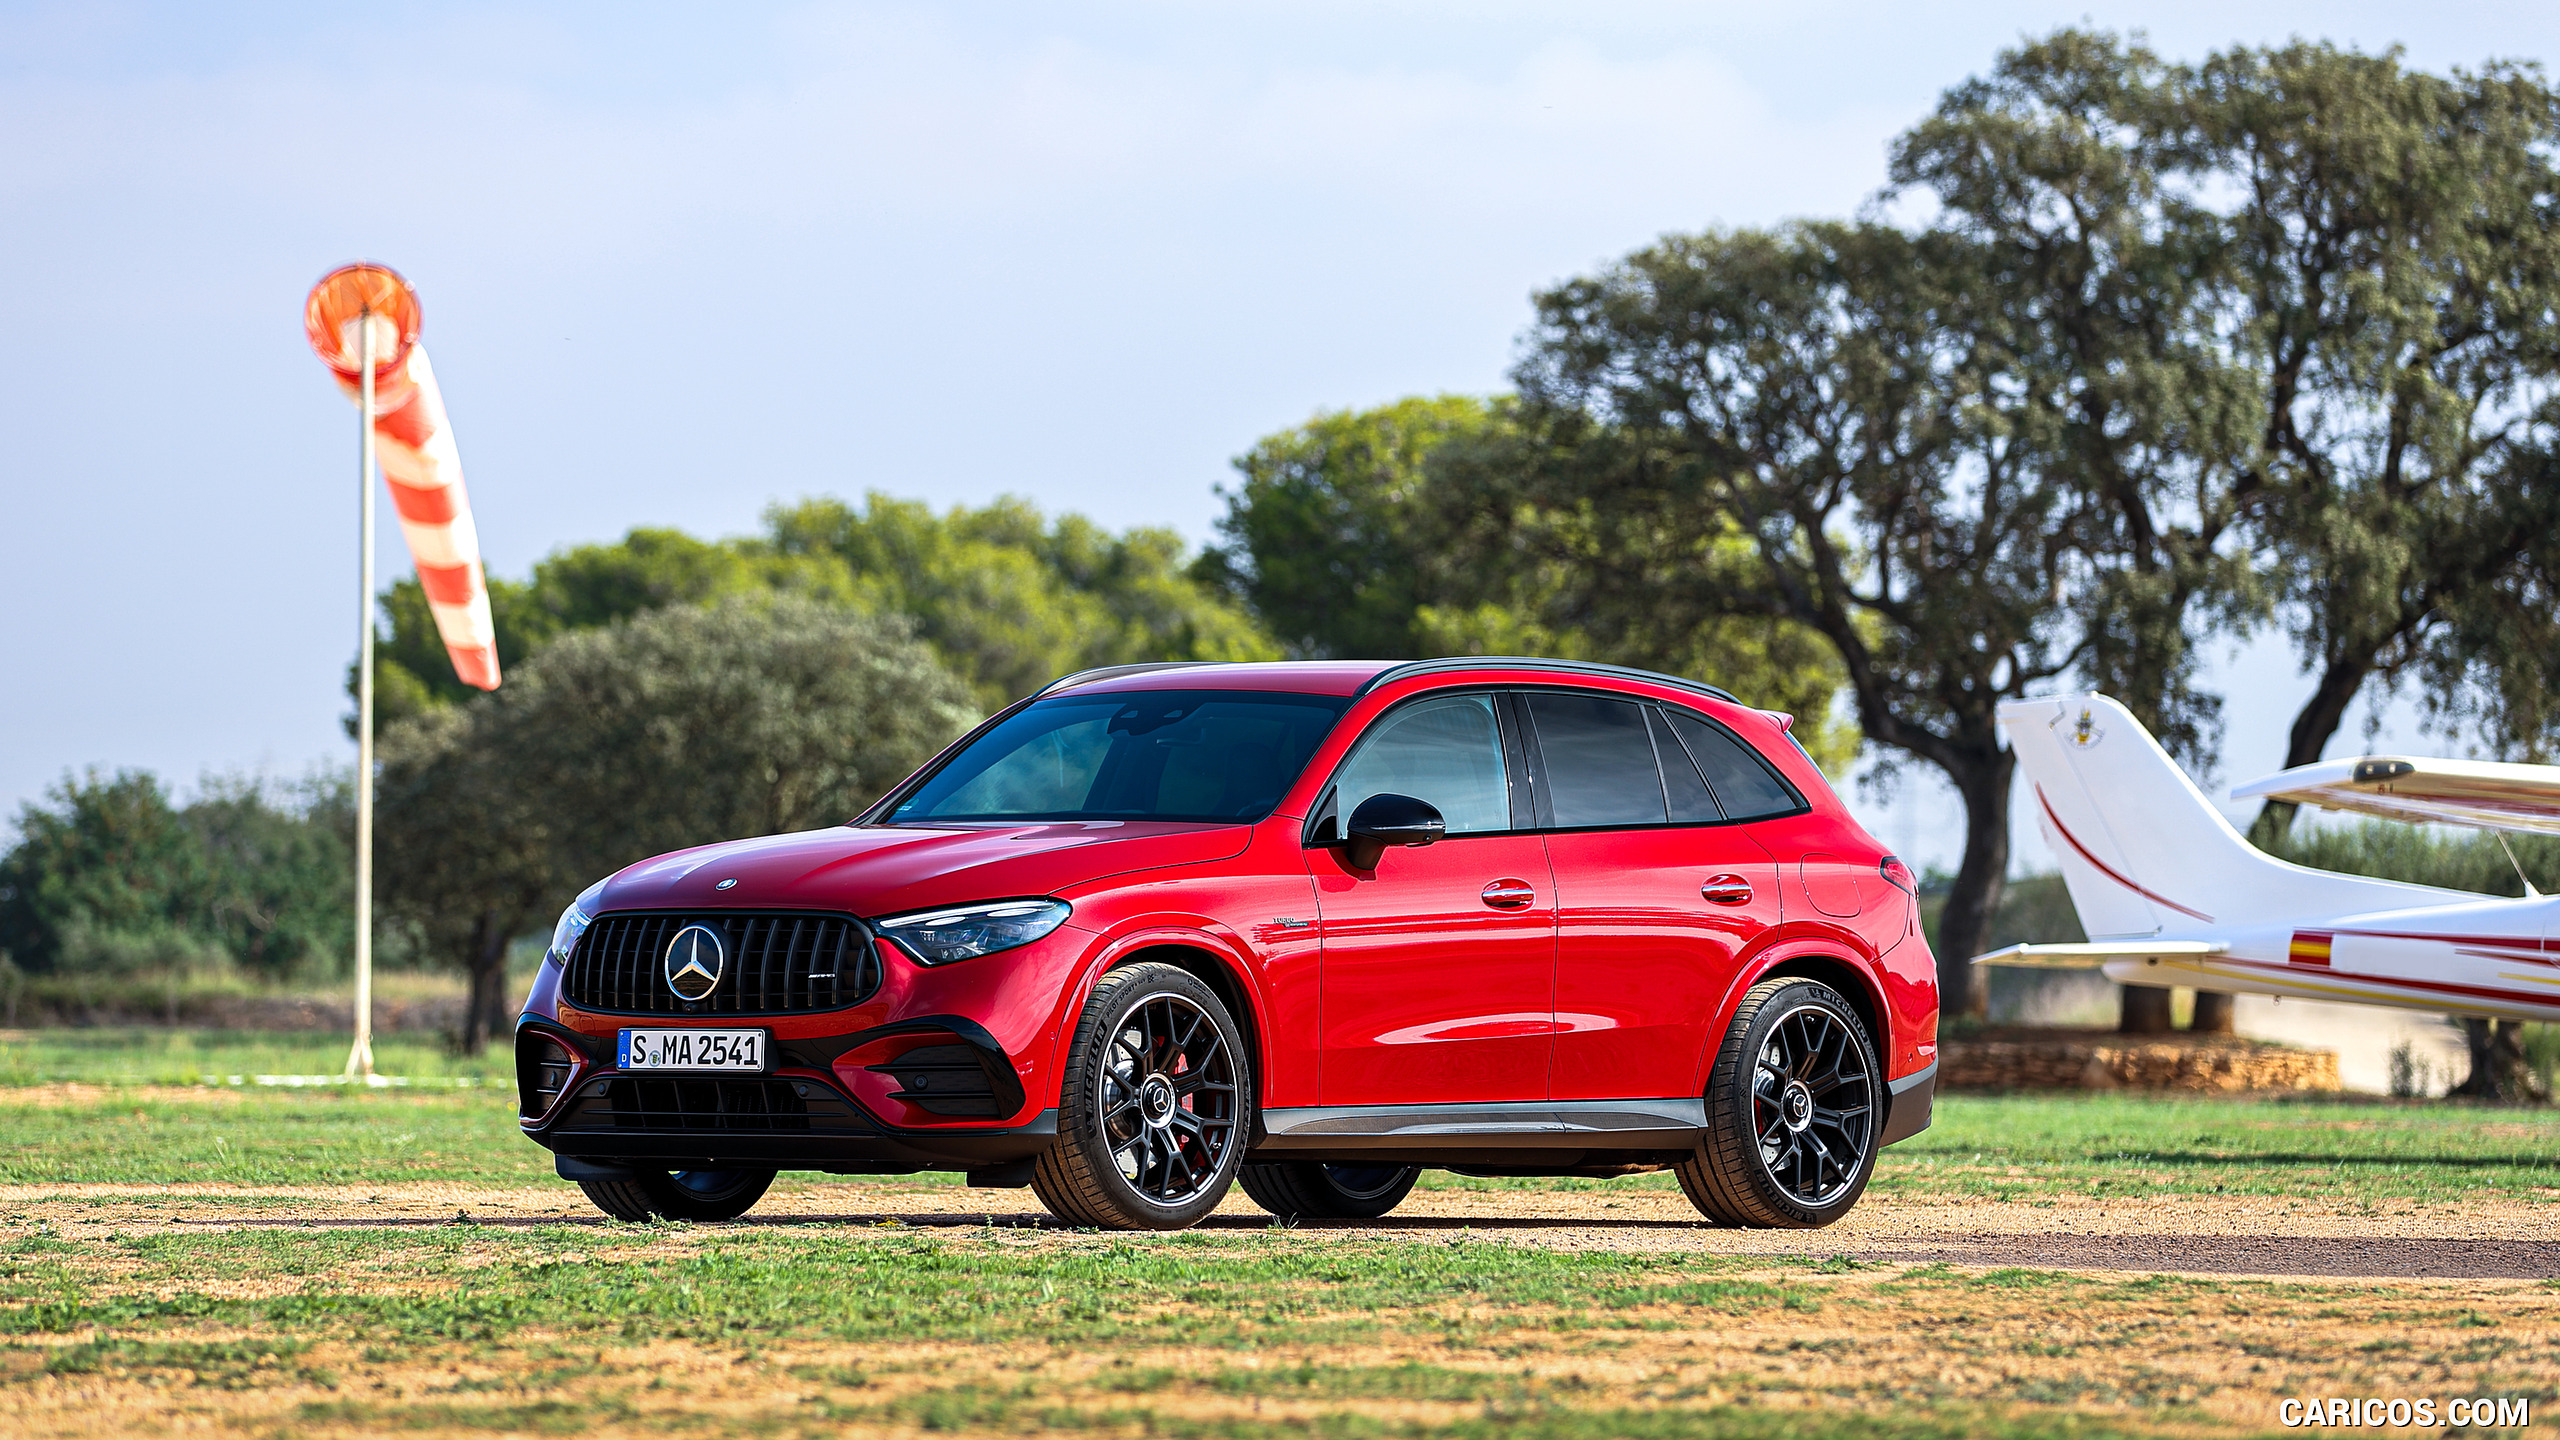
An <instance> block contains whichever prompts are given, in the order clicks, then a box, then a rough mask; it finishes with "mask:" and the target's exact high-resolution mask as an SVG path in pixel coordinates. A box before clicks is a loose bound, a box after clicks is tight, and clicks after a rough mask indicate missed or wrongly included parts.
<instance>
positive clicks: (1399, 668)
mask: <svg viewBox="0 0 2560 1440" xmlns="http://www.w3.org/2000/svg"><path fill="white" fill-rule="evenodd" d="M1488 667H1490V668H1498V669H1504V670H1555V671H1561V672H1563V673H1565V674H1568V675H1615V676H1618V677H1620V678H1622V679H1628V680H1650V681H1652V682H1653V683H1654V684H1656V685H1676V686H1678V687H1679V688H1681V689H1683V690H1695V691H1697V692H1698V693H1700V694H1702V695H1712V696H1714V697H1715V698H1717V699H1718V700H1722V701H1724V702H1726V703H1727V704H1730V705H1739V704H1741V703H1742V701H1741V700H1740V699H1738V698H1736V697H1735V695H1734V693H1733V692H1732V691H1730V690H1727V689H1724V688H1722V687H1721V686H1716V685H1710V684H1708V683H1706V682H1705V681H1703V680H1684V679H1682V678H1681V677H1679V676H1677V675H1665V674H1663V673H1661V672H1660V671H1658V670H1638V669H1636V668H1634V667H1633V666H1629V665H1603V664H1600V663H1599V662H1597V661H1593V660H1546V659H1541V658H1539V657H1537V656H1535V655H1444V656H1442V657H1441V658H1439V659H1437V660H1408V661H1406V662H1405V663H1403V664H1402V665H1390V666H1388V667H1387V668H1386V669H1384V670H1381V671H1379V672H1378V673H1377V674H1375V675H1372V676H1370V677H1369V680H1368V683H1367V684H1364V685H1362V686H1361V687H1360V688H1359V689H1358V690H1357V691H1354V692H1353V693H1354V694H1355V695H1366V694H1368V693H1369V692H1370V691H1372V690H1375V689H1377V688H1378V687H1379V686H1381V685H1384V684H1386V683H1387V682H1388V681H1390V680H1402V679H1405V678H1406V677H1408V676H1413V675H1432V674H1437V673H1439V672H1441V671H1444V670H1481V669H1486V668H1488Z"/></svg>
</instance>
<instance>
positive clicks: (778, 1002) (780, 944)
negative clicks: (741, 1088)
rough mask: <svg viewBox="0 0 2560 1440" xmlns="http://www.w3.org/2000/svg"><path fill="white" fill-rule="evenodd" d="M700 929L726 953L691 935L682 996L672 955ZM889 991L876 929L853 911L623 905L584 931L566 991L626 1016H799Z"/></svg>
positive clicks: (581, 1002) (573, 998) (583, 1003)
mask: <svg viewBox="0 0 2560 1440" xmlns="http://www.w3.org/2000/svg"><path fill="white" fill-rule="evenodd" d="M695 926H700V927H702V928H703V929H705V930H708V931H710V932H711V933H712V936H713V937H715V938H716V939H717V940H718V942H719V944H718V946H717V947H716V951H717V953H716V955H715V954H714V949H713V947H709V946H704V945H702V944H700V943H699V941H700V938H701V937H698V936H697V937H692V938H691V939H689V940H688V941H687V944H686V947H685V954H684V955H682V956H679V957H678V960H679V964H678V966H677V968H678V970H679V971H680V972H683V973H680V974H679V977H678V978H679V980H680V981H681V982H682V983H683V985H684V987H685V992H684V993H679V992H678V990H677V989H676V987H675V986H672V985H670V984H669V983H668V979H667V976H668V969H669V966H668V963H667V960H668V952H669V950H670V949H671V948H673V947H674V945H675V943H676V941H677V939H678V938H679V937H680V936H683V935H684V932H685V931H686V930H688V929H690V928H692V927H695ZM688 965H689V966H691V968H690V969H687V966H688ZM714 973H716V977H717V978H716V979H711V978H708V977H709V976H710V975H712V974H714ZM879 988H880V957H879V954H878V952H876V951H875V950H873V949H872V947H871V933H870V931H868V930H866V929H864V928H863V925H862V922H861V921H859V920H856V919H854V918H853V917H852V916H849V915H820V914H811V913H808V912H805V911H781V912H776V913H763V914H760V913H750V912H741V911H719V910H714V911H655V912H630V911H622V912H617V913H614V914H609V915H599V916H597V917H596V920H595V923H594V924H592V925H589V926H588V927H587V932H586V933H585V934H584V935H581V936H579V937H578V944H577V948H576V949H574V950H572V951H571V952H570V954H569V963H568V966H567V969H566V972H565V973H564V974H563V975H562V977H561V981H560V996H561V998H562V999H564V1000H566V1001H568V1002H569V1003H570V1004H572V1005H575V1006H577V1007H579V1008H580V1009H582V1010H597V1011H605V1012H609V1013H613V1014H621V1015H795V1014H805V1013H808V1012H810V1011H814V1010H835V1009H840V1008H842V1007H844V1006H847V1005H858V1004H860V1003H862V1002H863V1001H864V1000H867V999H869V998H871V994H872V992H873V991H875V990H877V989H879ZM688 995H690V996H694V997H698V998H687V997H688Z"/></svg>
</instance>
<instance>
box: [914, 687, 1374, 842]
mask: <svg viewBox="0 0 2560 1440" xmlns="http://www.w3.org/2000/svg"><path fill="white" fill-rule="evenodd" d="M1350 704H1351V701H1350V699H1349V698H1348V697H1347V696H1340V695H1293V694H1284V693H1275V692H1269V691H1260V690H1141V691H1133V692H1126V693H1122V694H1115V695H1091V696H1076V695H1062V696H1059V697H1058V698H1057V699H1054V700H1041V701H1038V702H1035V703H1034V704H1032V705H1030V706H1028V707H1026V708H1024V709H1023V710H1022V711H1021V712H1020V713H1019V714H1016V715H1015V716H1014V717H1013V718H1011V719H1009V720H1007V721H1005V722H1004V723H1003V724H1001V725H998V726H996V727H995V728H994V729H992V730H989V731H988V732H987V733H986V734H984V735H981V736H979V737H978V738H977V739H976V740H975V741H973V742H972V743H971V744H970V745H969V746H968V748H966V749H964V750H962V751H961V752H960V753H959V754H957V755H955V756H953V757H952V758H951V761H950V763H948V764H946V765H944V766H943V767H942V768H941V769H940V770H937V771H935V772H934V774H933V776H932V778H930V779H928V780H926V781H925V782H924V784H923V785H922V786H921V787H919V788H918V789H917V790H916V792H915V793H914V794H913V795H910V796H908V797H907V798H906V800H905V801H904V802H902V803H900V804H899V805H898V806H897V807H896V808H895V809H893V810H891V811H890V812H889V823H890V824H892V825H898V824H917V823H921V822H926V821H949V820H1218V821H1252V820H1259V819H1261V818H1262V817H1263V816H1265V815H1268V814H1270V813H1271V807H1272V806H1274V805H1277V804H1279V803H1280V794H1281V792H1282V791H1284V790H1286V789H1288V788H1289V782H1290V781H1292V780H1295V779H1297V778H1298V772H1299V771H1300V770H1302V769H1304V768H1306V763H1307V757H1308V756H1310V755H1313V754H1314V753H1315V749H1316V746H1317V744H1318V743H1319V742H1321V741H1322V740H1323V739H1324V737H1325V732H1326V731H1328V730H1331V729H1332V728H1333V722H1334V721H1336V720H1338V719H1340V718H1342V712H1343V711H1344V710H1345V709H1348V708H1349V707H1350Z"/></svg>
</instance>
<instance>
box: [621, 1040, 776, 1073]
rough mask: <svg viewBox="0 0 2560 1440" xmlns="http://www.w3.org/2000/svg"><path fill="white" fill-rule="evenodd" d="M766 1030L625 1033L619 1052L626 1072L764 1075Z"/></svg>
mask: <svg viewBox="0 0 2560 1440" xmlns="http://www.w3.org/2000/svg"><path fill="white" fill-rule="evenodd" d="M765 1040H766V1032H764V1031H762V1030H625V1031H623V1032H622V1044H621V1046H620V1047H619V1049H618V1050H617V1052H616V1060H615V1063H616V1065H617V1066H618V1067H619V1068H621V1069H624V1070H743V1071H746V1072H748V1073H749V1074H754V1075H761V1074H763V1073H764V1069H765V1064H764V1052H765Z"/></svg>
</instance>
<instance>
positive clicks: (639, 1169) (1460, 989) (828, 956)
mask: <svg viewBox="0 0 2560 1440" xmlns="http://www.w3.org/2000/svg"><path fill="white" fill-rule="evenodd" d="M1787 724H1788V721H1787V717H1785V716H1782V715H1775V714H1771V713H1769V712H1766V711H1760V710H1753V709H1750V708H1748V707H1746V706H1744V705H1741V704H1739V703H1738V702H1736V701H1735V700H1734V698H1733V697H1732V696H1730V695H1728V694H1726V693H1725V692H1723V691H1721V690H1718V689H1715V688H1714V687H1712V686H1706V685H1700V684H1696V683H1694V682H1691V681H1686V680H1678V679H1674V678H1672V677H1670V676H1666V675H1655V674H1649V673H1646V672H1643V671H1636V670H1624V669H1618V668H1615V667H1611V666H1602V665H1583V664H1572V663H1567V662H1563V661H1554V660H1519V659H1489V658H1481V657H1478V658H1470V659H1462V660H1433V661H1424V662H1421V663H1417V664H1385V663H1379V662H1359V663H1349V662H1330V661H1324V662H1304V663H1295V664H1266V665H1183V666H1165V665H1137V666H1120V667H1116V668H1113V669H1108V670H1094V671H1088V672H1086V673H1084V674H1081V675H1075V676H1071V677H1069V678H1067V679H1064V680H1061V681H1058V682H1057V683H1056V684H1053V685H1051V686H1050V687H1049V688H1048V689H1046V690H1044V691H1042V692H1041V693H1040V694H1038V695H1035V696H1033V697H1032V698H1030V699H1028V700H1025V701H1022V702H1021V703H1019V704H1016V705H1014V706H1012V707H1011V708H1009V709H1007V710H1005V711H1004V712H1003V713H1002V714H999V715H997V716H996V717H995V718H993V719H991V720H989V721H987V722H986V723H985V724H983V725H981V726H979V727H978V728H977V729H976V730H973V731H971V732H970V733H969V734H968V735H966V736H964V737H963V738H962V739H960V740H959V741H958V742H957V743H955V744H953V745H952V746H951V747H950V748H949V749H947V750H945V751H944V752H943V753H942V754H941V755H939V756H937V757H935V759H934V760H933V762H932V763H930V764H928V765H926V766H925V767H924V768H923V769H921V770H919V771H917V772H916V773H915V774H914V775H912V776H910V777H909V778H908V779H907V780H906V781H904V782H903V783H901V784H900V785H899V786H898V787H897V788H896V789H894V790H892V791H890V792H889V794H888V795H887V796H885V797H883V798H882V799H881V800H880V801H879V802H878V803H877V804H875V805H874V806H872V807H871V809H869V810H868V811H866V812H864V813H863V814H862V815H861V816H860V817H859V818H858V819H855V820H854V821H852V822H851V823H849V824H847V825H843V826H840V827H837V828H834V829H829V830H813V831H809V832H806V833H802V834H794V835H770V836H766V837H764V838H762V839H756V840H739V841H733V842H730V843H728V844H721V845H706V846H703V847H700V848H698V849H692V850H682V851H678V852H676V853H674V854H671V855H661V856H659V857H657V858H656V859H653V860H647V861H643V862H641V863H640V864H637V865H634V866H631V867H630V868H629V869H626V870H624V871H622V872H620V873H619V874H616V875H614V876H613V877H612V878H610V879H608V880H605V881H603V882H602V883H600V884H598V885H596V886H595V887H593V888H592V889H590V890H588V891H587V892H586V893H585V894H583V895H580V896H579V897H578V900H577V903H576V904H574V905H572V906H570V907H569V909H568V911H567V912H566V913H564V914H563V915H562V916H561V917H560V924H559V928H558V930H557V931H556V933H555V934H554V936H553V939H552V944H551V949H550V953H549V955H548V956H547V957H546V958H545V960H544V962H543V966H542V971H541V974H540V975H539V976H538V977H536V979H535V981H534V985H533V992H532V996H531V998H530V999H529V1000H528V1001H527V1003H526V1006H525V1014H524V1017H523V1019H522V1020H521V1021H520V1022H519V1024H518V1027H517V1032H516V1056H517V1072H518V1076H519V1080H520V1083H521V1090H522V1100H523V1125H524V1132H525V1134H527V1135H528V1136H531V1137H532V1138H533V1139H534V1140H535V1141H536V1142H538V1143H540V1144H542V1145H544V1146H547V1147H549V1148H550V1149H551V1150H552V1151H554V1152H555V1153H556V1155H557V1159H558V1166H559V1171H560V1174H561V1175H562V1176H564V1177H566V1178H568V1179H571V1180H574V1181H576V1182H578V1184H579V1185H580V1186H581V1187H583V1188H584V1189H585V1191H586V1193H587V1195H588V1197H589V1198H590V1199H592V1200H593V1201H594V1202H595V1203H596V1204H597V1205H598V1206H599V1207H601V1208H602V1209H603V1210H604V1211H606V1212H607V1213H608V1214H611V1215H615V1216H619V1217H622V1218H624V1219H631V1220H640V1219H646V1218H649V1217H651V1216H653V1215H654V1216H664V1217H668V1218H679V1219H727V1218H730V1217H733V1216H736V1215H739V1214H742V1213H744V1212H745V1211H746V1210H747V1208H748V1207H749V1206H751V1205H753V1204H754V1203H755V1202H756V1200H757V1199H758V1197H760V1196H761V1195H762V1194H763V1193H764V1191H765V1187H766V1186H767V1185H769V1184H770V1183H771V1182H772V1179H773V1176H774V1172H775V1171H777V1170H784V1169H791V1170H821V1171H828V1172H832V1173H836V1174H862V1175H879V1174H904V1173H909V1172H913V1171H918V1170H963V1171H966V1172H967V1173H968V1176H969V1183H970V1184H971V1185H985V1186H1021V1185H1029V1186H1031V1187H1033V1188H1034V1189H1035V1190H1037V1191H1038V1193H1039V1195H1040V1198H1041V1200H1042V1201H1043V1202H1044V1203H1045V1204H1046V1205H1047V1206H1048V1207H1049V1209H1050V1210H1051V1211H1053V1212H1055V1213H1056V1214H1057V1215H1058V1216H1059V1218H1061V1219H1063V1220H1066V1221H1069V1222H1072V1223H1075V1224H1079V1225H1096V1226H1111V1227H1121V1228H1141V1229H1164V1228H1173V1227H1179V1226H1185V1225H1189V1224H1192V1223H1193V1222H1195V1221H1197V1220H1198V1219H1200V1217H1202V1216H1203V1215H1205V1214H1207V1213H1208V1212H1209V1211H1210V1209H1211V1208H1213V1207H1214V1206H1216V1205H1217V1203H1218V1202H1219V1200H1220V1199H1221V1198H1222V1197H1224V1195H1225V1194H1226V1191H1227V1188H1228V1186H1229V1184H1230V1183H1232V1182H1234V1181H1236V1180H1238V1179H1241V1180H1242V1181H1243V1183H1244V1188H1245V1193H1247V1194H1248V1195H1250V1196H1252V1197H1253V1199H1254V1200H1255V1201H1256V1202H1257V1203H1259V1204H1261V1205H1262V1206H1263V1207H1264V1208H1265V1209H1268V1210H1270V1211H1271V1212H1272V1213H1274V1214H1276V1215H1282V1216H1346V1217H1371V1216H1378V1215H1383V1214H1385V1213H1386V1212H1387V1211H1389V1210H1390V1209H1392V1208H1394V1206H1395V1205H1396V1204H1397V1202H1399V1201H1400V1200H1402V1199H1403V1198H1404V1195H1405V1192H1406V1191H1408V1190H1409V1189H1411V1188H1412V1186H1413V1183H1414V1178H1415V1176H1416V1175H1417V1174H1418V1173H1419V1172H1420V1169H1421V1167H1424V1166H1440V1167H1443V1168H1446V1169H1450V1170H1455V1171H1457V1172H1459V1173H1461V1174H1467V1175H1623V1174H1628V1173H1632V1172H1635V1171H1643V1170H1659V1169H1664V1168H1669V1169H1672V1170H1675V1171H1677V1172H1678V1174H1679V1177H1680V1183H1681V1187H1682V1188H1683V1189H1684V1190H1686V1191H1687V1192H1688V1195H1689V1198H1690V1199H1691V1200H1693V1201H1695V1202H1696V1204H1697V1207H1698V1208H1699V1209H1700V1210H1701V1211H1703V1212H1705V1214H1706V1215H1707V1217H1708V1218H1709V1219H1711V1220H1714V1221H1716V1222H1718V1223H1720V1224H1734V1225H1790V1226H1811V1225H1823V1224H1827V1223H1829V1222H1830V1221H1832V1220H1835V1219H1837V1218H1839V1217H1840V1216H1841V1215H1842V1214H1844V1213H1846V1212H1847V1211H1848V1209H1849V1207H1850V1206H1851V1205H1853V1204H1855V1203H1856V1202H1857V1199H1858V1196H1859V1194H1860V1192H1861V1191H1863V1190H1864V1189H1865V1187H1866V1183H1867V1177H1868V1175H1869V1173H1870V1172H1871V1171H1872V1169H1873V1168H1874V1165H1875V1159H1876V1152H1877V1149H1878V1147H1880V1146H1883V1145H1887V1144H1890V1143H1892V1142H1893V1141H1895V1140H1898V1139H1901V1138H1903V1137H1905V1136H1909V1135H1912V1134H1915V1133H1917V1132H1918V1131H1919V1130H1921V1129H1922V1128H1923V1127H1925V1126H1926V1125H1927V1124H1928V1123H1929V1107H1930V1101H1931V1095H1932V1092H1933V1090H1934V1086H1935V1078H1936V1075H1937V1014H1938V989H1937V978H1936V974H1937V972H1936V966H1935V964H1934V962H1933V961H1932V959H1931V957H1930V954H1929V949H1928V944H1927V942H1926V941H1925V940H1924V939H1923V938H1922V937H1921V934H1920V925H1919V917H1918V914H1917V908H1916V906H1915V904H1914V901H1913V899H1912V894H1911V891H1912V883H1911V876H1910V874H1909V872H1908V871H1907V870H1905V869H1904V868H1903V866H1902V863H1901V862H1900V861H1898V860H1896V859H1895V858H1894V857H1892V856H1890V855H1888V854H1886V853H1885V852H1884V850H1883V849H1882V847H1880V846H1878V845H1877V843H1876V842H1875V840H1874V839H1873V838H1872V837H1870V836H1869V835H1868V834H1867V832H1866V831H1865V830H1864V829H1862V828H1860V827H1859V825H1858V823H1857V822H1856V821H1855V820H1852V819H1851V818H1850V817H1849V814H1848V811H1847V810H1846V809H1844V808H1843V807H1842V805H1841V803H1840V800H1839V798H1838V797H1837V796H1836V795H1834V794H1833V793H1832V791H1831V788H1830V786H1829V785H1827V784H1825V783H1824V781H1823V778H1822V775H1821V773H1820V772H1819V771H1817V770H1816V769H1815V768H1814V766H1813V763H1812V762H1811V761H1810V760H1809V759H1807V758H1806V756H1805V754H1804V751H1803V749H1802V748H1801V747H1799V746H1797V745H1796V744H1795V743H1794V742H1793V741H1792V740H1791V739H1789V737H1788V735H1787Z"/></svg>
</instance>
